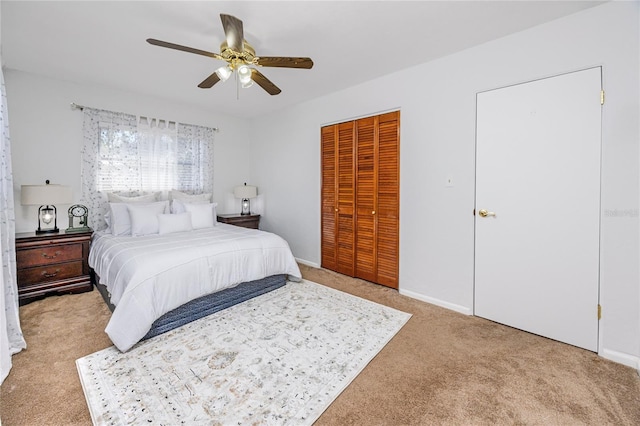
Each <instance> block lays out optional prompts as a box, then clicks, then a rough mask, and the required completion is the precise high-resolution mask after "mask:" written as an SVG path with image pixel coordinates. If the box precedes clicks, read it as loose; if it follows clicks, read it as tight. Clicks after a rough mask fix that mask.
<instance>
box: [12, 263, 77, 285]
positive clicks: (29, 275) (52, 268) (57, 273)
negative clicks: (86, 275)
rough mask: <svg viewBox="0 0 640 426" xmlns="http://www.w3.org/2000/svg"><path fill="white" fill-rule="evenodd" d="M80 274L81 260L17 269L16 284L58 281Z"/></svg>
mask: <svg viewBox="0 0 640 426" xmlns="http://www.w3.org/2000/svg"><path fill="white" fill-rule="evenodd" d="M80 275H82V260H78V261H77V262H67V263H58V264H55V265H47V266H37V267H35V268H27V269H20V270H18V286H19V287H23V286H26V285H29V284H37V283H43V282H47V281H58V280H63V279H66V278H73V277H78V276H80Z"/></svg>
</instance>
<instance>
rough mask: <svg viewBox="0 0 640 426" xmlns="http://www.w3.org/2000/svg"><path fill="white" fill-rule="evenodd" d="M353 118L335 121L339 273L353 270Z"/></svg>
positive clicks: (347, 273)
mask: <svg viewBox="0 0 640 426" xmlns="http://www.w3.org/2000/svg"><path fill="white" fill-rule="evenodd" d="M354 127H355V126H354V122H348V123H341V124H338V135H337V136H338V141H337V150H338V161H337V163H336V168H337V174H336V176H337V193H336V199H337V209H338V210H337V238H336V241H337V244H336V246H337V253H336V258H337V263H338V264H337V268H336V271H337V272H340V273H342V274H346V275H350V276H353V274H354V241H355V238H354V226H353V222H354V220H353V219H354V217H353V216H354V214H353V213H354V207H355V206H354V204H355V175H354V151H355V149H354Z"/></svg>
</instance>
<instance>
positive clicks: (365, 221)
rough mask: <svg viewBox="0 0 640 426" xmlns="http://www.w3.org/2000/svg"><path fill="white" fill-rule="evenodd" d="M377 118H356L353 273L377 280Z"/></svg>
mask: <svg viewBox="0 0 640 426" xmlns="http://www.w3.org/2000/svg"><path fill="white" fill-rule="evenodd" d="M377 124H378V120H377V117H369V118H363V119H360V120H358V121H356V140H357V144H356V206H357V207H356V270H355V276H356V277H358V278H362V279H364V280H367V281H373V282H377V278H378V276H377V271H376V270H377V261H376V251H377V250H376V246H377V241H376V220H375V213H376V205H377V200H376V198H377V197H376V192H377V176H376V170H377V161H376V160H377V159H376V143H375V141H376V136H377V135H376V127H377Z"/></svg>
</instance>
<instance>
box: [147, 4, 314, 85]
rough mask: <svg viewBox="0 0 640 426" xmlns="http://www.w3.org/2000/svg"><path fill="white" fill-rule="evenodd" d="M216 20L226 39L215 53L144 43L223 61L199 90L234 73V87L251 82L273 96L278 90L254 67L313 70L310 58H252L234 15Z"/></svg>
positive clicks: (252, 52) (159, 43)
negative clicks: (223, 64)
mask: <svg viewBox="0 0 640 426" xmlns="http://www.w3.org/2000/svg"><path fill="white" fill-rule="evenodd" d="M220 19H221V20H222V27H223V29H224V34H225V38H226V40H225V41H224V42H223V43H222V44H221V45H220V53H219V54H218V53H213V52H207V51H205V50H200V49H194V48H192V47H187V46H182V45H179V44H175V43H169V42H166V41H161V40H156V39H154V38H148V39H147V42H148V43H150V44H153V45H155V46H160V47H167V48H169V49H176V50H181V51H183V52H189V53H195V54H196V55H203V56H208V57H210V58H214V59H220V60H222V61H226V62H227V65H225V66H222V67H220V68H218V69H217V70H215V71H214V72H213V73H212V74H211V75H210V76H209V77H207V78H205V79H204V80H203V81H202V82H201V83H200V84H198V87H200V88H201V89H209V88H211V87H213V86H214V85H215V84H216V83H217V82H219V81H222V82H224V81H226V80H227V79H228V78H229V77H230V76H231V74H233V72H234V71H235V72H236V73H237V81H238V87H243V88H247V87H251V86H252V85H253V83H254V82H255V83H256V84H257V85H258V86H260V87H262V88H263V89H264V90H265V91H266V92H267V93H269V94H270V95H277V94H278V93H280V92H281V90H280V88H279V87H278V86H276V85H275V84H273V83H272V82H271V81H270V80H269V79H268V78H267V77H265V76H264V75H263V74H262V73H261V72H260V71H258V70H257V69H256V68H254V67H255V66H260V67H280V68H303V69H310V68H311V67H313V61H312V60H311V58H291V57H281V56H256V52H255V50H254V49H253V47H252V46H251V45H250V44H249V43H247V41H246V40H245V39H244V31H243V26H242V21H241V20H240V19H238V18H236V17H235V16H231V15H225V14H223V13H221V14H220Z"/></svg>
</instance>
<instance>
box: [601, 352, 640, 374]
mask: <svg viewBox="0 0 640 426" xmlns="http://www.w3.org/2000/svg"><path fill="white" fill-rule="evenodd" d="M598 355H600V356H601V357H602V358H605V359H608V360H609V361H613V362H617V363H618V364H623V365H626V366H628V367H632V368H636V369H637V371H638V374H640V357H637V356H634V355H629V354H625V353H622V352H618V351H612V350H611V349H603V350H601V351H600V352H599V353H598Z"/></svg>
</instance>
